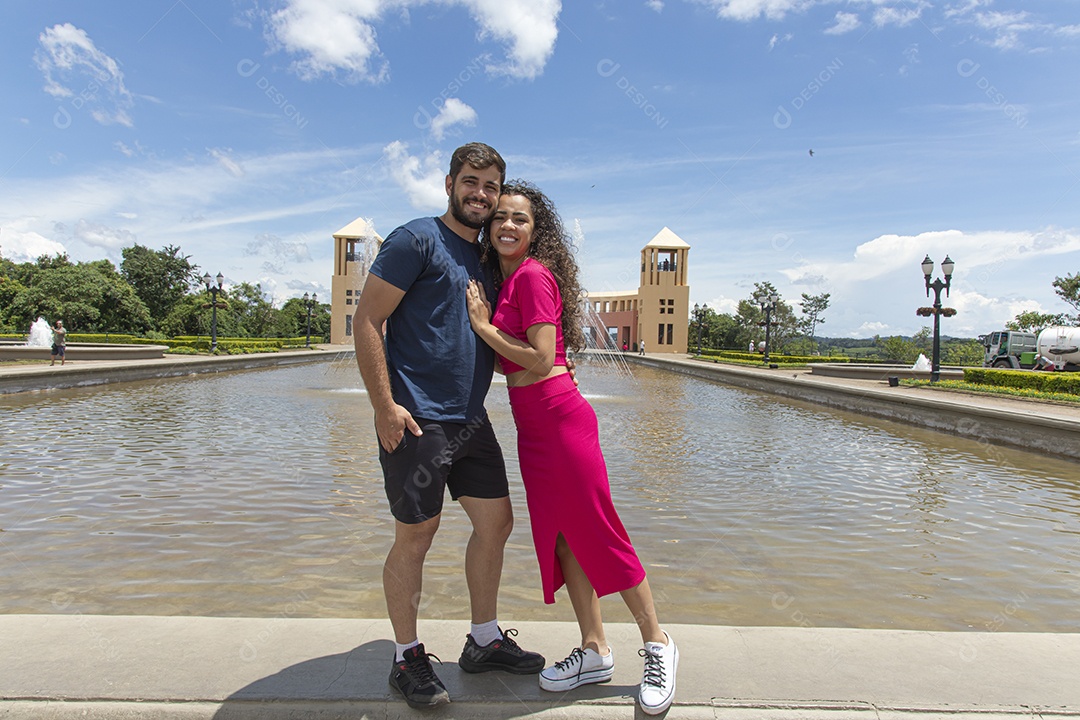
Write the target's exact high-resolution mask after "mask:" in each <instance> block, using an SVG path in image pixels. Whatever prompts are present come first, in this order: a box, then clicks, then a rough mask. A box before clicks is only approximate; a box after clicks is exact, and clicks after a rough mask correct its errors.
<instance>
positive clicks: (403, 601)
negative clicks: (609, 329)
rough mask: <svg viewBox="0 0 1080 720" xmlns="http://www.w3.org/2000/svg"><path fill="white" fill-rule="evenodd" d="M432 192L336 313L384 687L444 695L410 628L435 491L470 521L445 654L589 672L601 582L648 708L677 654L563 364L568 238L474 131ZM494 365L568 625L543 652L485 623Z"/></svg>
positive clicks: (595, 665)
mask: <svg viewBox="0 0 1080 720" xmlns="http://www.w3.org/2000/svg"><path fill="white" fill-rule="evenodd" d="M446 193H447V196H448V198H449V206H448V208H447V211H446V213H444V214H443V215H442V216H441V217H437V218H421V219H418V220H413V221H411V222H409V223H407V224H405V225H402V226H401V227H399V228H397V229H396V230H394V231H393V232H392V233H391V234H390V235H389V236H388V237H387V238H386V240H385V242H384V243H383V244H382V247H381V248H380V250H379V253H378V255H377V256H376V258H375V261H374V263H373V264H372V266H371V269H370V272H369V275H368V279H367V282H366V284H365V285H364V288H363V292H362V294H361V296H360V299H359V300H358V303H357V308H356V313H355V316H354V322H353V333H354V340H355V345H356V358H357V363H358V364H359V366H360V373H361V375H362V377H363V380H364V384H365V386H366V387H367V390H368V395H369V398H370V400H371V403H372V406H373V407H374V410H375V427H376V431H377V433H378V437H379V459H380V462H381V464H382V468H383V477H384V481H385V487H386V496H387V499H388V501H389V503H390V511H391V513H392V514H393V516H394V518H395V523H394V525H395V534H394V543H393V546H392V547H391V548H390V552H389V554H388V555H387V558H386V563H385V565H384V567H383V591H384V593H385V595H386V604H387V611H388V614H389V616H390V622H391V624H392V625H393V628H394V635H395V638H394V641H395V645H396V655H395V658H394V662H393V665H392V667H391V672H390V685H391V687H393V688H394V689H395V690H396V691H397V692H398V693H400V694H401V695H402V696H403V697H404V699H405V701H406V702H407V703H408V704H409V705H410V706H412V707H418V708H425V707H435V706H438V705H442V704H444V703H447V702H449V701H450V698H449V695H448V693H447V692H446V688H445V686H443V684H442V682H441V681H440V680H439V678H438V676H437V675H436V674H435V671H434V668H432V666H431V661H430V659H429V655H428V653H427V652H426V651H425V648H424V646H423V644H422V643H420V641H419V637H418V635H417V608H418V607H419V604H420V603H419V598H420V594H421V587H422V582H423V569H424V559H425V557H426V554H427V551H428V548H429V547H430V546H431V543H432V541H433V539H434V537H435V534H436V531H437V530H438V527H439V519H440V514H441V511H442V504H443V496H444V493H445V489H447V488H448V489H449V490H450V496H451V498H453V499H454V500H457V501H458V502H459V503H460V504H461V506H462V508H463V509H464V510H465V513H466V514H467V515H468V517H469V520H470V522H471V523H472V534H471V536H470V538H469V542H468V545H467V547H466V549H465V577H466V581H467V584H468V588H469V600H470V605H471V613H472V625H471V629H470V632H469V634H468V635H467V636H466V640H465V647H464V649H463V650H462V652H461V657H460V659H459V660H458V664H459V666H460V667H461V668H462V669H463V670H465V671H466V672H473V673H476V672H487V671H491V670H500V671H505V672H511V673H515V674H539V682H540V687H541V688H543V689H544V690H549V691H564V690H571V689H573V688H576V687H579V686H581V685H585V684H589V683H602V682H607V681H608V680H610V679H611V677H612V674H613V671H614V658H613V655H612V652H611V648H610V647H608V645H607V641H606V639H605V636H604V626H603V622H602V620H601V615H600V604H599V597H601V596H604V595H608V594H611V593H616V592H618V593H620V594H621V595H622V598H623V600H624V602H625V603H626V605H627V608H628V609H629V610H630V611H631V613H632V614H633V616H634V619H635V621H636V623H637V625H638V627H639V629H640V630H641V637H642V642H643V644H644V648H643V649H642V650H640V651H639V653H640V654H641V655H642V656H643V657H644V658H645V667H644V673H643V677H642V681H641V687H640V691H639V694H638V702H639V704H640V705H641V708H642V710H644V711H645V712H646V713H648V714H653V715H655V714H658V713H661V712H663V711H664V710H666V709H667V708H668V706H669V705H670V704H671V701H672V699H673V697H674V694H675V675H676V668H677V664H678V657H679V656H678V650H677V649H676V646H675V642H674V641H673V640H672V639H671V637H670V636H669V635H668V634H667V633H666V632H664V631H663V630H662V629H661V627H660V624H659V622H658V620H657V617H656V610H655V608H654V605H653V597H652V592H651V590H650V589H649V583H648V580H647V579H646V577H645V570H644V568H643V567H642V565H641V562H640V561H639V560H638V557H637V554H636V553H635V552H634V548H633V545H632V544H631V543H630V538H629V537H628V535H627V533H626V530H625V529H624V528H623V525H622V522H621V521H620V520H619V516H618V514H617V513H616V511H615V508H614V505H613V503H612V500H611V490H610V487H609V485H608V477H607V468H606V466H605V463H604V458H603V455H602V454H601V451H600V444H599V439H598V430H597V420H596V414H595V413H594V412H593V409H592V407H591V406H590V405H589V404H588V402H587V401H586V400H585V399H584V398H583V397H582V396H581V393H580V392H578V389H577V386H576V382H575V380H574V377H573V372H572V370H568V368H567V359H566V350H567V349H568V348H569V349H571V350H577V349H581V348H582V347H583V346H584V336H583V333H582V328H581V325H582V323H581V315H582V311H581V307H580V305H579V301H580V299H581V298H580V295H581V288H580V285H579V284H578V279H577V272H578V268H577V263H576V262H575V260H574V257H573V254H572V248H571V245H570V242H569V240H568V238H567V235H566V233H565V231H564V230H563V227H562V223H561V221H560V220H559V217H558V215H557V213H556V212H555V208H554V206H553V205H552V203H551V201H550V200H548V198H547V197H546V196H545V195H544V194H543V193H541V192H540V191H539V190H538V189H536V188H535V187H533V186H532V185H530V184H528V183H523V182H511V183H507V182H506V163H505V162H504V161H503V159H502V157H501V156H500V155H499V153H498V152H496V151H495V150H494V149H493V148H491V147H489V146H487V145H484V144H482V143H470V144H467V145H463V146H462V147H460V148H458V149H457V150H455V151H454V154H453V156H452V158H451V161H450V171H449V174H448V175H447V176H446ZM564 299H565V303H564ZM384 325H385V337H384V334H383V327H384ZM496 358H497V359H496ZM496 363H498V369H499V370H500V371H501V372H502V373H504V374H505V375H506V384H507V387H508V390H509V396H510V405H511V409H512V411H513V415H514V422H515V424H516V426H517V433H518V456H519V460H520V464H521V476H522V480H523V482H524V485H525V490H526V496H527V503H528V507H529V515H530V519H531V524H532V534H533V543H534V545H535V548H536V557H537V560H538V562H539V565H540V577H541V584H542V588H543V594H544V602H546V603H549V604H550V603H554V602H555V591H556V590H558V589H559V588H560V587H562V586H563V585H566V587H567V593H568V595H569V596H570V602H571V604H572V605H573V608H574V613H575V615H576V616H577V620H578V625H579V626H580V629H581V645H580V646H578V647H575V648H574V649H573V650H572V651H571V652H570V654H569V655H568V656H567V657H566V658H565V659H564V660H561V661H559V662H555V663H553V664H551V665H547V663H546V662H545V660H544V658H543V657H542V656H541V655H539V654H538V653H535V652H530V651H527V650H525V649H523V648H522V647H521V646H520V645H519V644H518V643H517V641H516V640H515V639H514V636H515V635H516V634H517V632H516V631H515V630H513V629H511V628H507V629H506V631H503V630H502V629H501V628H500V627H499V622H498V618H497V605H498V590H499V581H500V576H501V574H502V564H503V548H504V546H505V544H506V541H507V539H508V538H509V536H510V532H511V530H512V529H513V522H514V520H513V510H512V509H511V506H510V497H509V485H508V482H507V477H506V467H505V464H504V461H503V456H502V450H501V448H500V447H499V444H498V441H497V440H496V438H495V434H494V432H493V430H492V427H491V423H490V422H489V420H488V417H487V412H486V410H485V409H484V399H485V397H486V395H487V391H488V388H489V386H490V384H491V377H492V372H493V371H494V370H495V368H496ZM571 366H572V363H571Z"/></svg>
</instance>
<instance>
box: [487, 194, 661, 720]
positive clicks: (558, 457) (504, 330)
mask: <svg viewBox="0 0 1080 720" xmlns="http://www.w3.org/2000/svg"><path fill="white" fill-rule="evenodd" d="M481 242H482V244H483V246H484V257H485V262H487V263H488V264H489V266H490V267H491V269H492V273H493V276H494V277H495V279H496V287H498V288H500V291H499V300H498V303H497V305H496V307H495V312H494V315H492V312H491V306H490V304H489V303H488V302H487V299H486V297H485V296H484V291H483V288H482V286H480V285H479V284H478V283H476V282H475V281H474V282H472V283H470V286H469V289H468V292H467V301H468V307H469V319H470V321H471V322H472V326H473V330H474V331H475V332H476V333H477V334H478V335H479V336H480V337H481V338H482V339H483V340H484V342H486V343H487V344H488V345H490V346H491V347H492V348H493V349H494V350H495V352H497V353H498V354H499V361H500V363H501V365H502V369H503V372H504V373H505V374H506V384H507V387H508V388H509V393H510V406H511V409H512V410H513V414H514V422H515V423H516V425H517V429H518V457H519V461H520V463H521V477H522V480H523V481H524V483H525V491H526V495H527V499H528V505H529V516H530V518H531V520H532V532H533V544H534V545H535V547H536V557H537V560H538V561H539V563H540V577H541V581H542V584H543V590H544V602H546V603H548V604H551V603H554V602H555V591H556V590H558V589H559V588H560V587H562V586H563V584H565V585H566V588H567V593H568V594H569V595H570V602H571V604H572V605H573V607H574V614H575V615H576V616H577V621H578V625H579V627H580V629H581V646H580V647H577V648H574V650H573V651H572V652H571V653H570V655H569V656H568V657H567V658H566V659H565V660H563V661H561V662H557V663H555V664H554V665H552V666H551V667H549V668H546V669H545V670H544V671H543V672H542V673H541V674H540V687H541V688H543V689H544V690H551V691H563V690H570V689H573V688H576V687H579V686H581V685H585V684H588V683H602V682H607V681H609V680H610V679H611V677H612V674H613V671H614V660H613V657H612V654H611V649H610V648H609V647H608V644H607V641H606V639H605V637H604V625H603V622H602V620H601V617H600V601H599V597H600V596H603V595H608V594H610V593H614V592H618V593H620V594H621V595H622V598H623V601H624V602H625V603H626V606H627V607H628V608H629V609H630V612H631V613H632V614H633V616H634V619H635V621H636V622H637V624H638V627H639V628H640V630H641V639H642V641H643V642H644V643H645V648H644V649H643V650H641V651H639V654H640V655H642V656H643V657H644V658H645V674H644V678H643V679H642V682H641V689H640V692H639V694H638V702H639V703H640V704H641V707H642V709H643V710H644V711H645V712H646V713H648V714H650V715H655V714H658V713H661V712H663V711H664V710H665V709H667V707H668V706H669V705H670V704H671V701H672V698H673V697H674V694H675V672H676V667H677V665H678V659H679V653H678V649H677V648H676V647H675V642H674V641H673V640H672V639H671V638H670V636H668V634H667V633H666V632H664V631H663V630H662V629H661V628H660V624H659V622H658V621H657V619H656V610H655V608H654V607H653V598H652V592H651V590H650V589H649V582H648V580H647V579H646V578H645V570H644V568H643V567H642V566H641V562H640V561H639V560H638V558H637V554H636V553H635V552H634V548H633V545H631V544H630V538H629V537H628V536H627V534H626V530H625V529H624V528H623V525H622V522H621V521H620V520H619V516H618V514H617V513H616V512H615V508H614V506H613V504H612V501H611V489H610V487H609V485H608V477H607V467H606V466H605V464H604V457H603V455H602V454H601V452H600V443H599V433H598V429H597V421H596V413H595V412H593V409H592V407H591V406H590V405H589V404H588V402H586V400H585V399H584V398H583V397H582V396H581V393H580V392H578V389H577V387H576V386H575V385H574V382H573V380H572V378H571V377H570V375H569V374H568V373H567V370H566V348H567V347H569V348H570V349H571V350H578V349H581V348H582V347H584V344H585V338H584V333H583V332H582V329H581V325H582V322H581V320H582V309H581V307H580V304H579V301H580V299H581V295H582V292H581V287H580V285H579V284H578V280H577V263H576V262H575V261H574V257H573V254H572V252H571V246H570V242H569V241H568V239H567V237H566V233H565V232H564V230H563V227H562V223H561V221H560V220H559V217H558V215H557V214H556V213H555V209H554V207H553V206H552V203H551V201H550V200H549V199H548V198H547V197H546V196H544V194H543V193H541V192H540V191H539V190H538V189H536V188H535V187H534V186H532V185H530V184H527V183H523V182H520V181H514V182H511V183H508V184H506V185H504V186H503V188H502V195H501V197H500V198H499V206H498V209H497V210H496V211H495V214H494V215H493V216H492V219H491V220H490V221H489V222H488V225H487V226H486V228H485V230H484V234H483V237H482V239H481ZM564 297H565V298H567V301H568V302H567V303H566V304H565V305H564V304H563V298H564Z"/></svg>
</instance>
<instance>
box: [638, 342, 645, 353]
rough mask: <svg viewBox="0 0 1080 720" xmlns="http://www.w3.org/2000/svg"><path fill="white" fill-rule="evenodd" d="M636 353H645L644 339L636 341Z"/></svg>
mask: <svg viewBox="0 0 1080 720" xmlns="http://www.w3.org/2000/svg"><path fill="white" fill-rule="evenodd" d="M637 354H638V355H644V354H645V341H644V340H642V341H641V342H640V343H638V352H637Z"/></svg>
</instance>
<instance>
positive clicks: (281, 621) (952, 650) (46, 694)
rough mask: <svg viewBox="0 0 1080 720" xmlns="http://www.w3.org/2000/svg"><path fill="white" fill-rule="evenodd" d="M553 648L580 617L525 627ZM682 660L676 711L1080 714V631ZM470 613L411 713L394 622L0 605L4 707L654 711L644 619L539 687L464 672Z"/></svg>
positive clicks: (735, 716) (886, 635)
mask: <svg viewBox="0 0 1080 720" xmlns="http://www.w3.org/2000/svg"><path fill="white" fill-rule="evenodd" d="M516 627H517V628H518V630H520V635H519V636H518V638H519V639H520V640H521V642H522V644H523V645H524V646H526V647H528V648H530V649H534V650H538V651H541V652H543V653H545V655H547V656H548V658H549V660H553V659H556V658H561V657H562V656H563V655H565V654H566V653H567V652H568V650H569V649H570V648H571V647H573V645H574V644H575V643H576V642H577V641H578V637H577V628H576V627H575V626H573V625H572V624H570V623H540V622H525V623H518V624H516ZM668 630H669V632H670V633H671V634H672V636H673V637H674V638H675V639H676V641H677V642H678V644H679V648H680V651H681V655H682V661H681V663H680V667H679V674H678V692H677V700H676V704H675V705H674V706H672V708H671V709H670V710H669V711H668V713H667V717H670V718H721V719H730V720H744V719H745V720H751V719H752V718H753V719H761V718H764V719H770V718H798V719H800V720H816V719H817V718H822V719H826V718H836V719H837V720H849V719H855V718H860V719H861V718H866V719H867V720H879V719H880V718H919V719H920V720H921V719H922V718H926V719H927V720H930V719H931V718H935V719H936V718H945V717H948V718H953V719H956V718H967V717H970V718H980V719H981V720H990V719H992V718H1003V717H1012V718H1016V717H1025V718H1027V717H1043V718H1047V717H1055V716H1061V717H1077V716H1080V682H1077V675H1076V669H1077V668H1078V667H1080V635H1069V634H1038V633H939V632H912V631H904V630H851V629H831V628H770V627H764V628H763V627H724V626H690V625H672V626H669V627H668ZM466 631H467V625H466V624H465V623H464V622H452V621H428V622H423V621H422V622H421V629H420V632H421V637H422V638H424V641H425V643H426V646H427V650H428V651H429V652H433V653H435V654H436V655H439V656H440V657H441V658H443V660H444V662H443V664H441V665H439V664H436V671H437V672H438V673H439V674H440V676H441V677H442V679H443V681H444V682H445V683H446V685H447V689H448V690H449V691H450V695H451V698H452V699H453V702H452V703H451V704H450V705H449V706H448V707H447V708H445V709H440V710H439V711H436V712H434V713H421V712H418V711H415V710H411V709H409V708H408V707H407V706H406V705H405V704H404V703H403V702H401V701H400V700H398V699H397V698H396V696H394V695H393V694H392V691H391V690H390V689H389V688H388V686H387V676H388V674H389V669H390V667H389V666H390V662H389V659H390V657H391V654H392V652H393V645H392V643H391V642H390V640H389V638H391V637H392V635H391V631H390V626H389V623H388V622H387V621H385V620H331V619H289V618H282V617H276V618H185V617H115V616H81V615H8V616H0V637H2V638H3V644H2V647H0V667H2V668H3V671H2V672H0V698H2V700H0V717H2V718H6V719H12V718H75V717H92V718H185V719H190V718H215V719H219V718H222V719H223V718H228V719H230V720H235V719H238V718H245V719H247V718H253V719H254V718H258V719H259V720H277V719H278V718H417V717H422V716H424V715H428V716H430V717H437V718H467V719H468V720H486V719H487V718H521V717H528V718H582V719H585V720H592V719H597V720H602V719H607V718H632V717H638V718H642V717H645V716H644V715H643V714H642V713H641V711H640V709H637V708H636V705H635V702H634V696H635V694H636V691H637V684H638V683H639V682H640V680H641V662H642V661H641V658H639V657H638V656H637V654H636V651H637V648H638V647H639V642H640V638H639V637H638V633H637V628H636V627H635V626H633V625H620V624H612V625H609V626H608V641H609V643H610V644H611V646H612V650H613V652H614V653H615V657H616V664H615V668H616V672H615V677H614V679H613V681H612V682H611V683H610V684H607V685H598V686H591V687H585V688H579V689H577V690H575V691H572V692H569V693H546V692H543V691H542V690H540V689H539V687H538V685H537V681H536V678H535V676H528V677H520V676H512V675H507V674H505V673H487V674H483V675H469V674H467V673H464V672H462V671H460V670H459V669H458V667H457V664H456V661H457V657H458V655H459V654H460V652H461V646H462V643H463V641H464V633H465V632H466Z"/></svg>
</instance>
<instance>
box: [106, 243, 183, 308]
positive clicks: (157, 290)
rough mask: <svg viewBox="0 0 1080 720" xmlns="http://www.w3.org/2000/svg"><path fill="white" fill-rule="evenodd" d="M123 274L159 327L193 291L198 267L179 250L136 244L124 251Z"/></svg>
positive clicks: (172, 247)
mask: <svg viewBox="0 0 1080 720" xmlns="http://www.w3.org/2000/svg"><path fill="white" fill-rule="evenodd" d="M121 254H122V255H123V257H124V259H123V262H121V263H120V271H121V274H123V276H124V279H126V280H127V281H128V283H130V284H131V286H132V287H133V288H134V289H135V293H136V294H137V295H138V296H139V298H140V299H141V300H142V301H143V303H144V304H145V305H146V307H147V309H148V310H149V312H150V317H151V319H152V321H153V323H154V327H160V325H161V324H162V322H164V320H165V318H166V317H168V315H169V313H170V312H172V310H173V308H175V307H176V305H177V304H178V303H179V302H180V301H181V300H182V299H183V298H184V296H185V295H187V294H188V292H189V291H190V290H191V287H192V283H193V282H195V280H196V277H195V273H196V267H195V266H194V265H192V264H191V262H190V259H189V258H190V256H188V255H181V254H180V248H178V247H174V246H172V245H166V246H165V247H164V248H162V249H161V250H151V249H150V248H148V247H143V246H142V245H139V244H135V245H133V246H131V247H126V248H124V249H123V250H122V251H121Z"/></svg>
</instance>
